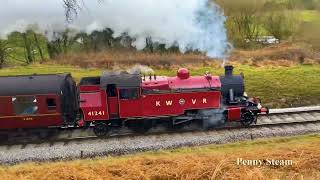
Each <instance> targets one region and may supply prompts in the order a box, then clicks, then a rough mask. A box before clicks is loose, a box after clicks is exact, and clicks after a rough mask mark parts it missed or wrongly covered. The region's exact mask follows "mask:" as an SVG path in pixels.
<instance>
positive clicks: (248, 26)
mask: <svg viewBox="0 0 320 180" xmlns="http://www.w3.org/2000/svg"><path fill="white" fill-rule="evenodd" d="M264 3H265V1H264V0H237V1H234V0H218V4H219V5H220V6H221V7H222V8H223V9H224V12H225V14H226V16H227V18H228V19H227V22H226V26H227V29H228V35H229V37H230V39H231V40H232V41H233V43H234V44H235V45H236V46H238V47H246V46H247V45H248V42H254V40H255V39H256V38H257V36H258V35H259V34H260V30H261V28H260V26H261V12H262V9H263V6H264Z"/></svg>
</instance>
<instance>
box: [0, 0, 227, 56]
mask: <svg viewBox="0 0 320 180" xmlns="http://www.w3.org/2000/svg"><path fill="white" fill-rule="evenodd" d="M0 17H1V21H0V36H1V37H2V38H4V37H6V35H8V34H9V33H10V32H12V31H19V32H24V31H26V29H28V28H30V25H32V27H33V28H34V27H36V28H35V29H36V30H37V31H38V32H42V33H44V32H46V34H47V35H48V36H49V38H50V32H53V31H61V30H63V29H65V28H73V29H75V30H77V31H83V32H87V33H91V32H92V31H94V30H102V29H104V28H106V27H109V28H111V29H112V30H113V31H114V32H115V33H114V36H115V37H118V36H120V35H121V34H122V33H123V32H127V33H128V34H129V35H130V36H131V37H134V38H135V39H136V40H135V41H134V42H133V45H134V46H135V47H136V48H137V49H143V48H144V47H145V46H146V38H149V37H151V38H152V41H153V42H159V43H163V44H166V47H170V46H172V45H176V44H178V45H179V47H180V50H181V51H182V52H185V51H187V50H199V51H201V52H205V53H207V55H208V56H210V57H218V58H223V57H225V55H226V54H227V52H228V51H229V44H228V41H227V35H226V29H225V27H224V21H225V17H224V15H223V12H222V11H221V10H220V8H219V7H218V6H217V5H216V4H214V3H213V2H212V1H211V0H135V1H133V0H103V1H98V0H83V7H82V8H81V10H80V12H79V14H78V16H77V17H76V18H75V19H74V21H72V22H71V23H67V22H66V20H65V9H64V7H63V2H62V0H49V1H44V0H30V1H26V0H2V3H1V6H0Z"/></svg>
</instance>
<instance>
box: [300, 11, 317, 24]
mask: <svg viewBox="0 0 320 180" xmlns="http://www.w3.org/2000/svg"><path fill="white" fill-rule="evenodd" d="M300 16H301V19H302V20H303V21H305V22H316V21H318V20H319V17H320V11H317V10H303V11H300Z"/></svg>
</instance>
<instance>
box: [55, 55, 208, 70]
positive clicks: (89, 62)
mask: <svg viewBox="0 0 320 180" xmlns="http://www.w3.org/2000/svg"><path fill="white" fill-rule="evenodd" d="M212 60H213V59H210V58H208V57H206V56H204V55H201V54H175V53H173V54H167V53H165V54H160V53H145V52H137V51H104V52H96V53H81V54H66V55H61V56H60V57H58V58H57V59H56V61H57V62H58V63H61V64H69V65H78V66H80V67H84V68H87V67H104V68H113V67H114V66H117V65H121V66H123V65H125V66H132V65H135V64H141V65H146V66H152V67H154V68H169V67H171V66H173V65H180V64H191V63H206V62H208V61H212Z"/></svg>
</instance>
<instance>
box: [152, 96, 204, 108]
mask: <svg viewBox="0 0 320 180" xmlns="http://www.w3.org/2000/svg"><path fill="white" fill-rule="evenodd" d="M189 101H190V100H189ZM191 103H192V104H193V105H195V104H197V103H201V100H200V101H197V99H191ZM202 104H208V100H207V98H203V99H202ZM165 105H166V106H172V105H173V100H166V102H165ZM180 105H184V103H183V104H181V103H180ZM160 106H161V101H156V107H160Z"/></svg>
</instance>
